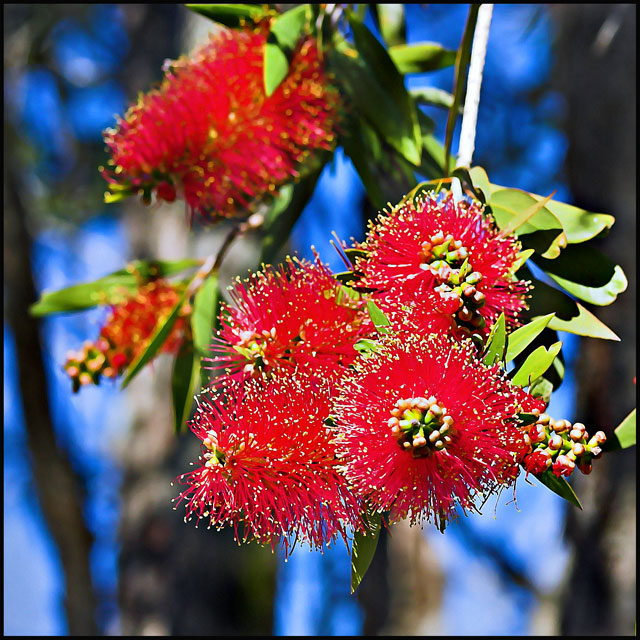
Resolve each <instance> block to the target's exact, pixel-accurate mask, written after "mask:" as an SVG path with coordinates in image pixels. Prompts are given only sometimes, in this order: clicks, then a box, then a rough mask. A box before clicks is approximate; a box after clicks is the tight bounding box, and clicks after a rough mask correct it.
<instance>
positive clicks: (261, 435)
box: [178, 376, 362, 554]
mask: <svg viewBox="0 0 640 640" xmlns="http://www.w3.org/2000/svg"><path fill="white" fill-rule="evenodd" d="M329 395H330V390H329V388H328V385H324V384H320V383H318V382H317V381H314V380H312V379H309V378H307V377H300V376H296V377H291V376H280V377H278V378H277V379H273V380H271V381H270V383H269V384H268V385H266V386H264V385H262V384H261V383H260V382H259V381H249V382H248V383H247V384H246V385H243V386H239V387H231V388H229V389H227V390H226V391H225V394H224V395H220V396H216V395H215V394H214V393H212V392H211V391H210V390H209V391H207V392H204V393H203V394H202V395H201V396H200V399H199V403H198V405H199V406H198V410H197V413H196V415H195V418H194V419H193V421H192V422H191V425H190V426H191V429H192V431H193V432H194V433H195V434H196V435H197V436H198V438H199V439H200V440H201V441H202V455H201V456H200V458H199V461H198V466H197V467H196V468H195V469H194V470H193V471H191V472H189V473H186V474H183V475H182V476H180V477H179V479H178V480H179V483H180V484H183V485H188V488H187V489H186V490H185V491H183V492H182V493H181V494H180V496H179V498H178V504H179V503H180V502H181V501H183V500H184V501H186V511H187V515H186V517H185V521H187V520H191V519H192V518H195V519H196V520H197V521H199V520H201V519H202V520H204V521H206V522H207V523H208V526H209V527H211V526H213V527H216V528H221V527H223V526H225V525H228V524H230V525H232V526H233V528H234V530H235V535H236V539H238V540H243V541H246V540H250V539H256V540H257V541H258V542H259V543H260V544H270V545H271V547H272V549H273V548H274V547H275V545H276V544H277V543H278V541H281V543H282V545H283V547H284V549H285V553H286V554H288V553H289V550H290V549H289V546H290V544H291V542H292V540H291V538H293V539H294V544H295V542H296V541H298V540H300V541H302V542H306V543H308V544H309V545H310V546H311V547H315V548H318V549H321V548H322V547H323V545H324V544H325V543H329V542H330V541H332V540H333V539H335V538H336V537H337V536H338V535H340V536H342V537H343V538H344V539H345V542H346V537H345V527H347V526H351V527H354V528H358V529H360V528H361V527H362V524H361V520H360V516H359V504H358V501H357V500H356V498H355V497H354V496H353V495H352V493H351V492H350V490H349V488H348V485H347V482H346V480H345V478H344V477H343V476H342V475H341V474H340V473H339V472H338V464H339V461H338V459H337V458H336V455H335V448H334V445H333V444H332V443H331V432H330V430H329V428H328V427H327V425H326V420H327V418H328V417H329V408H330V404H329Z"/></svg>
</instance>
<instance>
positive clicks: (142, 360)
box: [120, 289, 188, 389]
mask: <svg viewBox="0 0 640 640" xmlns="http://www.w3.org/2000/svg"><path fill="white" fill-rule="evenodd" d="M187 295H188V289H185V291H184V293H183V294H182V295H181V296H180V300H178V302H177V303H176V305H175V306H174V307H173V309H172V310H171V312H170V313H169V315H168V316H166V317H164V318H160V319H159V320H158V323H157V324H156V328H155V330H154V332H153V333H152V334H151V337H150V338H149V342H148V343H147V346H146V348H145V349H144V351H142V352H141V353H140V355H139V356H138V357H137V358H136V359H135V360H134V361H133V362H132V363H131V364H130V365H129V367H128V368H127V370H126V371H125V374H124V379H123V380H122V385H121V386H120V388H121V389H124V388H125V387H127V385H128V384H129V383H130V382H131V380H133V378H134V377H135V376H136V375H137V374H138V373H139V372H140V371H141V369H142V368H143V367H144V366H145V365H146V364H147V363H149V362H151V360H152V359H153V357H154V356H155V355H156V354H157V353H158V351H159V350H160V349H161V348H162V345H163V344H164V343H165V340H166V339H167V338H168V337H169V334H170V333H171V329H173V325H174V324H175V323H176V320H177V319H178V316H179V315H180V310H181V309H182V305H183V304H184V302H185V299H186V298H187Z"/></svg>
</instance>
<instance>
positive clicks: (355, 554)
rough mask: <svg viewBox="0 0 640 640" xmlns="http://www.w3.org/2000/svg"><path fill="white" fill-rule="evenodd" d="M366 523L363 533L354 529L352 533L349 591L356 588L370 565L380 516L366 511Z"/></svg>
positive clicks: (376, 539)
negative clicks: (365, 530)
mask: <svg viewBox="0 0 640 640" xmlns="http://www.w3.org/2000/svg"><path fill="white" fill-rule="evenodd" d="M366 518H367V524H368V527H369V531H368V532H367V533H366V534H364V533H360V532H359V531H356V533H355V534H354V535H353V546H352V549H351V593H354V591H355V590H356V589H357V588H358V586H359V585H360V583H361V582H362V578H364V574H365V573H366V572H367V569H368V568H369V566H370V565H371V561H372V560H373V556H374V554H375V552H376V547H377V546H378V538H379V537H380V526H381V520H382V518H381V516H380V514H379V513H368V514H367V516H366Z"/></svg>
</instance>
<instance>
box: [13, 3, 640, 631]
mask: <svg viewBox="0 0 640 640" xmlns="http://www.w3.org/2000/svg"><path fill="white" fill-rule="evenodd" d="M467 12H468V5H407V6H406V38H407V42H409V43H411V42H418V41H435V42H438V43H440V44H442V45H443V46H444V47H446V48H448V49H456V48H457V47H458V46H459V43H460V38H461V34H462V30H463V27H464V22H465V19H466V15H467ZM4 19H5V24H4V29H5V31H4V35H5V49H4V52H5V53H4V62H5V121H4V132H5V169H4V181H5V220H4V231H5V245H4V265H5V280H4V282H5V297H4V299H5V326H4V338H5V342H4V344H5V351H4V353H5V356H4V363H5V374H4V392H5V409H4V411H5V414H4V415H5V428H4V435H5V452H4V456H5V458H4V460H5V471H4V473H5V488H4V509H5V511H4V514H5V523H4V526H5V530H4V533H5V577H4V585H5V604H4V606H5V629H4V630H5V633H6V634H9V635H11V634H34V635H45V634H52V635H53V634H66V633H70V634H102V633H104V634H120V633H122V634H133V635H141V634H145V635H167V634H175V635H188V634H194V635H202V634H210V633H215V634H262V635H268V634H271V633H273V634H277V635H293V634H308V635H313V634H323V635H340V634H344V635H358V634H361V633H363V634H394V635H403V634H406V635H415V634H424V635H428V634H436V633H442V634H451V635H454V634H474V635H485V634H486V635H488V634H492V635H500V634H527V633H540V634H559V633H563V634H564V633H568V634H582V633H585V634H629V635H630V634H632V633H633V631H632V630H633V624H634V620H635V458H634V453H633V451H624V452H617V453H615V454H612V455H611V456H608V455H607V456H605V457H604V458H603V460H602V462H601V464H600V465H598V466H596V468H595V469H594V472H593V474H592V476H590V477H589V478H588V479H586V480H585V479H583V478H576V479H575V483H574V486H575V487H576V490H577V491H578V493H579V495H581V497H582V502H583V505H584V506H585V510H584V511H582V512H579V511H577V510H575V509H572V508H571V507H568V506H567V505H566V504H565V503H563V502H562V500H561V499H560V498H558V497H557V496H555V495H553V494H551V493H550V492H547V491H544V490H542V489H540V487H538V486H536V487H534V486H529V485H528V484H527V483H525V482H524V481H519V483H518V493H517V498H518V508H517V509H516V507H515V506H514V505H513V504H509V505H506V504H505V503H507V502H509V501H510V500H511V498H512V496H502V497H501V498H500V501H499V504H497V505H495V510H496V514H495V515H496V516H497V517H495V518H494V513H493V510H494V505H487V506H486V508H485V514H484V515H483V516H474V517H471V518H468V519H464V520H461V521H459V522H458V523H457V524H455V525H454V526H452V527H451V528H450V530H449V531H448V533H447V535H446V536H441V535H440V534H439V533H438V532H437V531H435V530H433V531H432V530H430V529H429V528H425V529H424V530H423V531H421V530H420V529H416V528H414V529H409V528H408V527H405V526H403V525H397V526H395V527H394V528H393V529H392V533H393V535H391V536H388V535H386V534H383V536H382V538H381V541H380V544H379V548H378V550H377V553H376V556H375V559H374V562H373V564H372V567H371V569H370V571H369V573H368V574H367V576H366V578H365V580H364V581H363V583H362V585H361V587H360V589H359V590H358V592H357V595H356V596H350V595H349V559H348V554H347V552H346V551H345V550H344V548H339V547H334V548H331V549H328V550H327V551H325V553H324V555H320V554H317V553H309V551H308V550H306V549H298V550H297V551H296V552H295V553H294V554H293V555H292V557H291V558H290V559H289V561H288V562H287V563H284V562H283V560H282V557H281V556H280V554H275V555H272V554H271V552H270V550H268V549H261V548H259V547H256V546H255V545H249V546H245V547H242V548H238V547H237V545H236V544H235V543H234V542H233V539H232V535H231V532H230V531H227V532H221V533H214V532H212V531H206V530H198V529H194V528H193V527H192V526H191V525H189V526H186V525H184V523H183V522H182V516H181V514H180V513H177V512H174V511H172V510H171V509H170V499H171V498H172V497H174V495H175V489H173V488H172V487H171V486H170V485H169V482H170V480H171V479H172V478H174V477H175V476H177V475H178V474H179V473H180V472H182V471H184V469H185V468H187V465H188V462H189V460H192V459H194V458H195V455H196V451H197V447H196V443H195V442H192V441H191V440H193V439H192V438H189V435H188V434H187V435H186V436H184V437H180V438H179V439H178V440H177V441H176V439H175V437H174V435H173V424H172V419H171V407H170V404H169V400H168V399H167V397H166V396H167V393H166V390H167V388H168V386H169V376H170V371H169V368H168V365H169V363H168V362H167V361H166V360H164V359H163V358H159V359H158V360H157V361H156V362H154V364H153V367H147V369H146V370H145V371H143V372H142V373H141V374H140V376H139V377H138V378H137V379H136V380H135V381H134V382H133V383H132V384H131V389H130V390H129V391H128V392H127V393H124V394H122V393H119V392H118V390H117V389H116V387H115V385H109V384H103V385H102V386H101V387H100V388H93V387H92V388H86V389H83V392H82V393H80V394H77V395H73V396H72V394H71V392H70V383H69V380H68V378H67V377H66V376H65V375H64V372H63V371H62V367H61V363H62V362H63V361H64V357H65V353H66V352H67V350H68V349H70V348H75V347H77V346H78V345H79V344H80V343H81V342H82V341H83V340H84V339H86V338H87V337H92V336H93V335H94V334H96V333H97V331H98V327H99V323H100V320H101V319H103V318H104V315H105V310H104V309H92V310H90V311H87V312H82V313H79V314H63V315H58V316H51V317H47V318H46V319H44V320H40V321H38V322H37V323H36V321H35V320H34V319H32V318H30V317H29V316H28V314H27V308H28V306H29V305H30V304H31V303H32V302H33V301H34V300H35V299H36V298H37V295H38V292H40V291H42V290H43V289H56V288H60V287H63V286H68V285H70V284H73V283H75V282H81V281H86V280H91V279H94V278H97V277H100V276H101V275H103V274H105V273H108V272H109V271H113V270H116V269H119V268H121V267H122V265H123V264H124V263H125V262H126V261H128V260H131V259H134V258H151V257H161V258H165V259H179V258H182V257H184V256H193V255H195V256H198V257H201V256H205V255H208V254H210V253H211V252H212V250H214V249H215V248H216V247H218V246H219V245H220V244H221V242H222V238H223V237H224V234H225V232H226V230H227V228H226V227H225V225H222V226H221V227H216V228H213V229H207V230H203V229H199V228H197V229H194V230H191V231H190V230H189V229H188V227H187V224H186V218H185V215H184V212H183V209H182V207H181V206H180V205H175V206H170V205H164V206H163V207H161V208H159V209H157V210H155V211H148V210H145V209H144V207H142V206H141V205H140V204H139V203H137V202H134V201H130V202H126V203H125V204H123V205H122V206H113V205H111V206H105V205H103V204H102V200H103V193H104V190H105V183H104V181H103V179H102V178H101V177H100V175H99V173H98V170H97V167H98V165H100V164H103V163H104V160H105V157H106V154H105V151H104V145H103V143H102V137H101V132H102V130H103V129H104V128H105V127H108V126H111V125H112V124H113V122H114V114H116V113H123V111H124V110H125V108H126V106H127V104H128V103H130V102H131V101H133V100H134V99H135V97H136V95H137V94H138V92H140V91H146V90H148V88H149V87H151V86H152V85H153V84H154V83H157V82H158V81H159V80H160V79H161V68H162V64H163V62H164V60H165V59H166V58H176V57H178V56H179V55H180V54H181V53H183V52H186V51H189V50H190V49H192V48H193V46H194V45H195V44H196V43H198V42H201V41H202V40H203V38H204V37H206V33H207V32H208V30H209V29H210V28H211V25H212V23H211V22H209V21H207V20H206V19H204V18H202V17H200V16H197V15H195V14H193V13H191V12H189V11H188V10H187V9H185V8H184V7H183V6H180V5H18V4H8V5H5V6H4ZM366 24H367V25H368V26H369V27H370V28H371V29H372V30H374V32H376V33H377V27H376V24H375V23H374V21H373V20H372V19H371V17H368V18H367V21H366ZM407 86H408V88H410V89H415V90H418V89H421V88H425V87H431V88H436V89H440V90H443V91H447V92H451V90H452V87H453V68H452V67H448V68H445V69H441V70H438V71H435V72H429V73H416V74H411V75H410V76H408V80H407ZM635 112H636V96H635V6H633V5H582V6H576V5H551V6H547V5H496V7H495V9H494V15H493V22H492V26H491V34H490V38H489V47H488V52H487V61H486V67H485V74H484V80H483V90H482V97H481V101H480V112H479V119H478V128H477V140H476V152H475V157H474V164H478V165H481V166H483V167H485V168H486V169H487V171H488V173H489V175H490V176H491V179H492V181H493V182H495V183H497V184H502V185H509V186H511V187H518V188H522V189H526V190H528V191H532V192H535V193H542V194H547V193H551V192H552V191H553V190H556V196H555V197H556V198H557V199H559V200H563V201H566V202H572V203H574V204H576V205H578V206H581V207H584V208H586V209H589V210H591V211H604V212H607V213H611V214H613V215H614V216H616V225H615V226H614V228H613V230H612V233H611V234H610V235H609V236H608V237H607V238H602V239H599V240H598V245H599V247H600V248H602V249H603V250H604V251H605V252H607V253H608V254H609V255H610V256H612V257H615V259H616V260H617V261H619V262H620V264H621V265H622V266H623V268H624V270H625V272H626V274H627V277H628V278H629V288H628V291H627V292H626V293H625V294H624V295H623V296H621V297H620V299H619V300H618V301H617V302H616V304H615V305H614V306H613V308H604V309H602V310H601V311H599V317H601V319H603V320H604V321H605V322H606V323H607V324H608V325H609V326H610V327H612V329H613V330H614V331H615V332H616V333H617V334H618V335H619V336H620V337H621V340H622V341H621V342H620V343H610V342H604V341H599V340H590V339H587V338H585V339H580V338H577V337H576V336H573V335H571V334H565V335H563V336H562V339H563V340H564V344H565V358H566V359H567V362H566V364H567V373H566V375H565V382H564V384H563V386H562V388H561V389H560V391H559V392H558V394H556V395H554V397H553V401H552V406H551V407H550V413H552V414H553V415H558V416H559V417H565V418H568V419H576V420H581V421H583V422H585V423H586V424H587V425H590V424H593V425H594V426H595V425H597V426H598V427H601V426H608V427H612V426H615V425H616V424H618V423H619V422H620V421H621V420H622V418H624V416H625V415H626V414H627V413H628V411H629V409H630V408H631V407H632V406H633V402H634V400H633V398H634V387H633V383H632V379H633V377H634V376H635V359H634V352H635V349H634V346H635V326H636V325H635V195H636V194H635V144H634V141H635ZM425 113H426V114H428V115H429V116H430V117H431V118H432V119H433V120H434V123H435V129H434V132H433V135H434V137H435V138H437V139H438V140H440V141H441V142H442V140H443V139H444V134H445V126H446V118H447V111H446V109H443V108H442V107H438V106H428V107H425ZM456 139H457V132H456V135H455V137H454V141H455V140H456ZM456 148H457V145H456V143H455V142H454V145H453V149H456ZM375 209H376V207H375V206H374V205H373V204H372V203H371V202H370V201H369V199H368V198H367V197H366V196H365V191H364V189H363V186H362V183H361V182H360V178H359V177H358V174H357V173H356V171H355V170H354V168H353V165H352V163H351V161H350V160H349V159H348V157H347V156H346V155H345V154H344V153H343V151H342V149H338V151H337V152H336V155H335V159H334V160H333V162H332V163H331V165H330V166H328V167H326V168H325V169H324V171H323V172H322V174H321V176H320V178H319V180H318V183H317V185H316V187H315V190H314V192H313V196H312V197H311V200H310V201H309V203H308V205H307V206H306V208H305V210H304V212H303V213H302V215H301V217H300V218H299V220H298V221H297V223H296V225H295V227H294V229H293V232H292V236H291V239H290V246H289V249H290V250H297V251H298V252H299V253H300V254H301V255H305V256H310V249H309V247H310V245H311V244H314V245H315V246H316V247H317V248H318V250H319V252H320V255H321V256H322V257H323V259H324V260H326V261H329V262H330V264H331V265H332V266H334V267H336V268H338V269H340V262H339V260H338V259H337V256H336V255H335V253H334V252H333V249H332V248H331V246H330V244H329V239H330V233H331V231H332V230H335V231H336V232H337V233H338V235H339V236H340V237H343V238H348V237H350V236H355V237H356V238H360V237H361V236H362V233H363V230H364V224H365V221H366V219H367V218H369V217H371V216H372V215H373V214H374V213H375ZM257 264H258V247H257V245H256V243H255V240H254V239H252V238H251V237H247V238H243V239H242V240H241V241H240V242H238V243H237V245H235V246H234V247H233V249H232V251H231V253H230V254H229V259H228V260H227V261H226V262H225V264H224V267H223V270H222V272H221V276H220V277H221V281H222V282H223V284H226V283H228V282H229V281H230V279H231V277H233V276H234V275H235V274H238V273H243V272H246V269H247V268H255V267H256V266H257Z"/></svg>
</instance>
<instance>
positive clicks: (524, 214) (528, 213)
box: [500, 192, 555, 237]
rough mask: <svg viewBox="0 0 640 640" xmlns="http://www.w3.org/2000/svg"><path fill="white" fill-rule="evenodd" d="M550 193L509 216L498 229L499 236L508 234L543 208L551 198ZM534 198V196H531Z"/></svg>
mask: <svg viewBox="0 0 640 640" xmlns="http://www.w3.org/2000/svg"><path fill="white" fill-rule="evenodd" d="M554 193H555V192H554ZM552 195H553V194H551V195H548V196H547V197H546V198H543V199H542V200H539V201H538V202H533V203H532V204H531V205H530V206H529V207H527V208H526V209H525V210H524V211H521V212H520V213H519V214H518V215H516V216H515V217H513V218H511V220H509V222H507V223H506V224H505V225H504V226H503V227H502V228H501V231H500V235H501V236H503V237H504V236H508V235H510V234H512V233H513V232H514V231H516V230H517V229H519V228H520V227H522V226H523V225H525V224H526V223H527V222H528V221H529V220H530V219H531V218H533V216H535V215H536V214H537V213H538V212H539V211H542V209H544V207H545V205H546V204H547V202H549V200H551V196H552ZM532 199H533V200H535V198H532Z"/></svg>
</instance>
